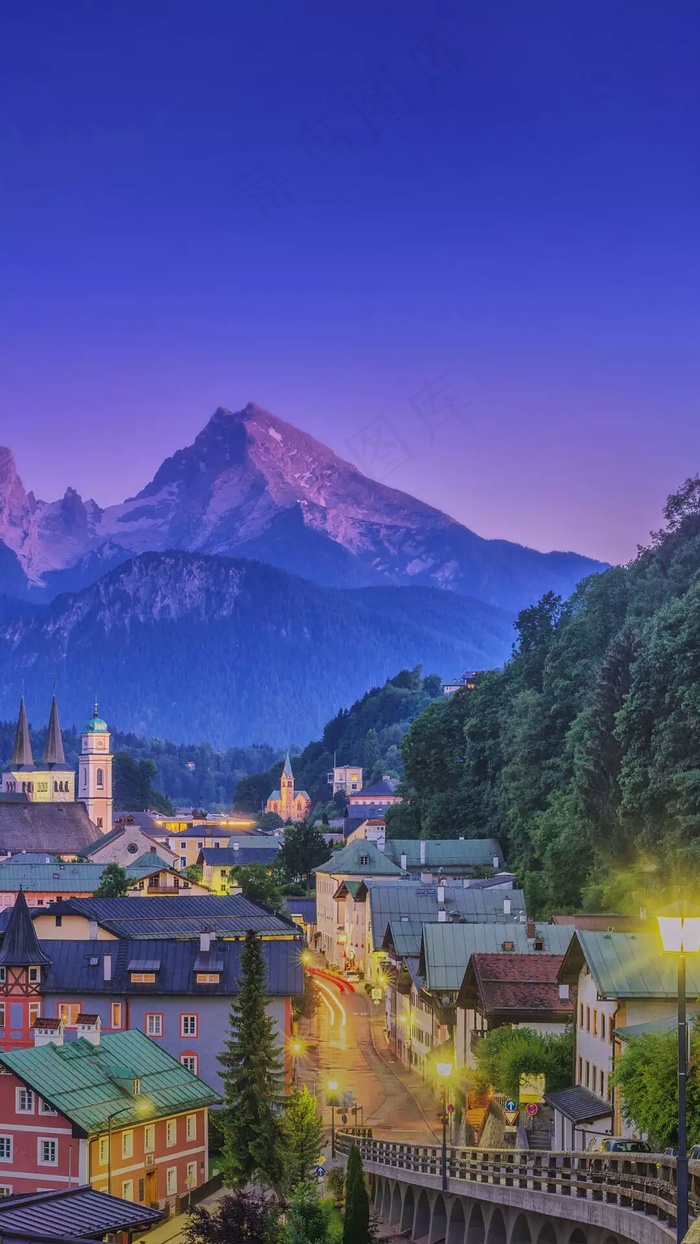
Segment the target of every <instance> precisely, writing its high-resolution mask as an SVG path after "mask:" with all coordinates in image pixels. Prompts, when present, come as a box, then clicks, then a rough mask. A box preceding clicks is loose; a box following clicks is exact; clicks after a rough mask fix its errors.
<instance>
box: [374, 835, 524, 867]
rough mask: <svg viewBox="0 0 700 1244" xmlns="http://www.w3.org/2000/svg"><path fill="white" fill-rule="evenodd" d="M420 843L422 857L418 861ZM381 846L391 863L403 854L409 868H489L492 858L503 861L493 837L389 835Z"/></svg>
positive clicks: (396, 862) (501, 853) (398, 859)
mask: <svg viewBox="0 0 700 1244" xmlns="http://www.w3.org/2000/svg"><path fill="white" fill-rule="evenodd" d="M421 847H422V848H423V854H424V857H425V858H424V860H423V861H422V862H421ZM385 849H386V853H387V855H388V857H389V859H390V860H393V861H394V863H395V864H400V863H401V856H402V855H405V856H406V867H407V868H408V869H411V870H413V869H420V868H465V867H480V868H493V866H494V864H493V861H494V859H497V860H498V867H500V866H501V864H502V863H503V852H502V851H501V847H500V843H499V842H497V841H496V839H495V838H436V839H431V838H428V839H426V840H425V841H424V842H423V843H421V841H420V840H419V839H415V838H391V839H389V840H388V841H387V844H386V848H385Z"/></svg>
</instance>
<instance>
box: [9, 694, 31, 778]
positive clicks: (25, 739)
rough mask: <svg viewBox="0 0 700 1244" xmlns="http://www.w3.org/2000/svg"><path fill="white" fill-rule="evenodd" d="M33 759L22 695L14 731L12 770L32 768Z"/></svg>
mask: <svg viewBox="0 0 700 1244" xmlns="http://www.w3.org/2000/svg"><path fill="white" fill-rule="evenodd" d="M33 767H34V757H33V756H32V745H31V743H30V741H29V723H28V721H27V710H26V708H25V707H24V695H23V696H22V699H21V700H20V702H19V717H18V718H17V729H16V730H15V745H14V748H13V750H12V768H13V769H20V768H33Z"/></svg>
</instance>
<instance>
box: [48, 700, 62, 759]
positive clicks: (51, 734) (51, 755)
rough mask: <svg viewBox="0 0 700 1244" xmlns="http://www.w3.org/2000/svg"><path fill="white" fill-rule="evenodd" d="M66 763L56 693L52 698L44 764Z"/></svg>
mask: <svg viewBox="0 0 700 1244" xmlns="http://www.w3.org/2000/svg"><path fill="white" fill-rule="evenodd" d="M65 763H66V754H65V752H64V750H63V739H62V738H61V723H60V721H59V720H58V705H57V703H56V696H55V695H54V696H53V698H52V700H51V715H50V717H49V728H48V731H47V733H46V746H45V748H44V764H45V765H64V764H65Z"/></svg>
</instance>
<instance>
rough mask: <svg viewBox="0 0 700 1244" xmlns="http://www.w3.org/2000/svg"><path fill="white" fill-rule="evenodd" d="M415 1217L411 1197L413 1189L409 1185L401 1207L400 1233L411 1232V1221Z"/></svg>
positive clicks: (414, 1207) (413, 1201)
mask: <svg viewBox="0 0 700 1244" xmlns="http://www.w3.org/2000/svg"><path fill="white" fill-rule="evenodd" d="M415 1216H416V1203H415V1198H414V1196H413V1188H412V1187H411V1185H410V1184H409V1185H408V1187H407V1188H406V1192H405V1193H404V1198H403V1205H402V1206H401V1231H402V1232H404V1231H412V1230H413V1219H414V1218H415Z"/></svg>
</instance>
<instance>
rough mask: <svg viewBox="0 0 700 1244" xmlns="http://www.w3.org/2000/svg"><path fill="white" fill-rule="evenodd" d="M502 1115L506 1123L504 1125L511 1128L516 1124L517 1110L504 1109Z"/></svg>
mask: <svg viewBox="0 0 700 1244" xmlns="http://www.w3.org/2000/svg"><path fill="white" fill-rule="evenodd" d="M503 1114H504V1117H505V1121H506V1123H507V1124H508V1125H509V1126H510V1127H512V1126H513V1124H514V1123H516V1122H517V1119H518V1114H519V1111H518V1110H506V1109H504V1110H503Z"/></svg>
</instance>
